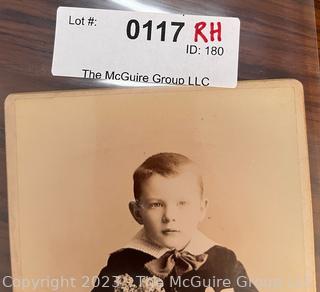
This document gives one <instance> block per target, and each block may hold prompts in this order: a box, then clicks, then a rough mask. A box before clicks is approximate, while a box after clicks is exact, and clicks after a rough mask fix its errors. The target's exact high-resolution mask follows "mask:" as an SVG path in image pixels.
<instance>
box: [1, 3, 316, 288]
mask: <svg viewBox="0 0 320 292" xmlns="http://www.w3.org/2000/svg"><path fill="white" fill-rule="evenodd" d="M129 2H131V3H132V1H129ZM133 2H139V3H143V4H144V5H146V6H153V7H159V8H163V9H165V10H166V11H170V12H172V13H185V14H199V15H216V16H234V17H239V18H240V20H241V33H240V60H239V80H249V79H270V78H296V79H298V80H300V81H301V82H302V83H303V85H304V91H305V105H306V116H307V128H308V144H309V158H310V171H311V184H312V196H313V216H314V231H315V254H316V267H317V282H318V284H317V291H320V220H319V219H320V86H319V85H320V84H319V63H318V50H317V34H316V21H315V6H316V8H317V9H316V12H317V15H318V17H319V19H320V4H319V1H317V2H313V0H282V1H278V0H267V1H260V0H242V1H239V0H225V1H215V0H212V1H209V0H207V1H206V0H193V1H191V0H188V1H186V0H183V1H182V0H181V1H178V0H175V1H166V0H162V1H142V0H140V1H133ZM118 3H119V1H117V0H113V1H102V0H91V1H71V0H70V1H53V0H50V1H49V0H46V1H45V0H25V1H24V0H0V98H1V104H2V108H1V110H0V192H1V194H0V279H1V282H2V278H3V277H4V276H6V275H10V274H11V267H10V250H9V232H8V209H7V186H6V164H5V131H4V108H3V103H4V100H5V98H6V96H7V95H8V94H10V93H13V92H28V91H43V90H58V89H79V88H94V87H102V86H103V87H105V84H103V83H101V82H98V81H93V80H84V79H79V78H65V77H53V76H51V62H52V53H53V43H54V30H55V16H56V9H57V7H58V6H77V7H91V8H102V9H103V8H106V9H120V10H132V9H131V8H130V7H126V6H122V5H120V4H118ZM314 4H315V5H314ZM317 24H318V27H319V28H320V22H319V21H317ZM39 220H41V218H39ZM34 244H35V245H36V244H37V243H36V242H35V243H34ZM2 289H4V288H3V287H2V285H1V284H0V290H2ZM3 291H11V290H10V289H4V290H3Z"/></svg>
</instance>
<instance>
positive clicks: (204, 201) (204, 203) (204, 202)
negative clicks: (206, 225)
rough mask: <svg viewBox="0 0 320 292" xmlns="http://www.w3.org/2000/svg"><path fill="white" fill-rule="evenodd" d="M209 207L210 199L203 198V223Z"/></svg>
mask: <svg viewBox="0 0 320 292" xmlns="http://www.w3.org/2000/svg"><path fill="white" fill-rule="evenodd" d="M208 206H209V201H208V199H207V198H203V199H202V202H201V218H200V221H202V220H203V219H204V217H205V216H206V214H207V209H208Z"/></svg>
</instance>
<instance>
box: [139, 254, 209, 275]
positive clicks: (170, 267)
mask: <svg viewBox="0 0 320 292" xmlns="http://www.w3.org/2000/svg"><path fill="white" fill-rule="evenodd" d="M207 258H208V255H207V254H200V255H193V254H191V253H189V252H187V251H177V250H175V249H174V250H169V251H167V252H166V253H165V254H164V255H162V256H161V257H160V258H158V259H154V260H151V261H150V262H148V263H146V264H145V267H146V269H147V270H148V271H149V272H150V273H151V274H152V275H155V276H157V277H159V278H161V279H164V278H166V277H167V276H168V275H169V274H170V273H171V272H172V271H174V272H175V274H176V275H177V276H181V275H183V274H184V273H187V272H189V271H192V270H198V269H199V268H200V267H201V266H202V265H203V264H204V263H205V262H206V260H207Z"/></svg>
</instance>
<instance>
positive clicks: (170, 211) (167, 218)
mask: <svg viewBox="0 0 320 292" xmlns="http://www.w3.org/2000/svg"><path fill="white" fill-rule="evenodd" d="M176 216H177V212H176V210H175V208H173V207H171V206H166V208H165V209H164V212H163V216H162V222H163V223H169V222H171V221H176Z"/></svg>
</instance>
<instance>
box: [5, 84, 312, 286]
mask: <svg viewBox="0 0 320 292" xmlns="http://www.w3.org/2000/svg"><path fill="white" fill-rule="evenodd" d="M5 118H6V143H7V169H8V172H7V174H8V199H9V224H10V245H11V263H12V276H13V277H14V279H15V285H14V292H20V291H41V292H45V291H58V290H59V291H78V292H79V291H80V292H82V291H90V289H91V288H92V284H93V283H94V280H95V276H96V275H97V274H98V272H99V271H100V269H101V267H102V266H103V265H105V263H106V259H107V257H108V254H109V253H110V252H112V251H114V250H116V249H118V248H120V247H122V246H124V245H125V244H126V242H127V241H128V240H129V239H130V238H131V237H132V236H133V235H134V234H135V233H136V232H137V231H138V230H139V228H140V227H139V226H138V225H137V224H136V223H135V221H134V220H133V219H132V218H131V216H130V214H129V211H128V207H127V206H128V202H129V201H130V200H132V173H133V171H134V170H135V168H136V167H137V166H138V165H139V164H141V162H142V161H143V160H144V159H146V158H147V157H148V156H150V155H152V154H155V153H159V152H178V153H182V154H184V155H187V156H189V157H190V158H192V159H193V160H194V161H196V162H197V163H198V164H199V165H200V168H201V170H202V173H203V178H204V188H205V195H206V196H207V197H208V199H209V202H210V205H209V210H208V213H207V216H206V218H205V220H204V221H203V222H202V224H201V226H200V229H201V230H202V231H203V232H204V233H205V234H206V235H207V236H208V237H210V238H212V239H213V240H214V241H215V242H217V243H219V244H220V245H223V246H227V247H228V248H231V249H232V250H234V251H235V253H236V254H237V257H238V258H239V259H240V260H241V262H242V263H243V264H244V265H245V267H246V269H247V272H248V274H249V276H250V279H251V280H252V282H253V283H255V285H256V286H257V288H258V289H259V291H267V292H269V291H270V292H271V291H276V292H291V291H295V292H315V291H316V288H315V280H314V279H315V272H314V254H313V227H312V209H311V194H310V183H309V168H308V154H307V140H306V125H305V114H304V99H303V89H302V86H301V84H300V83H299V82H298V81H295V80H269V81H245V82H239V85H238V87H237V88H236V89H217V88H194V87H181V88H178V87H170V88H143V89H92V90H72V91H53V92H37V93H21V94H12V95H10V96H9V97H8V98H7V100H6V104H5ZM22 283H24V287H22Z"/></svg>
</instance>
